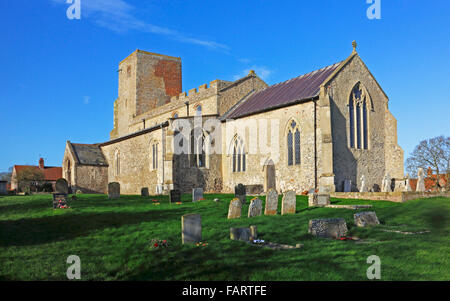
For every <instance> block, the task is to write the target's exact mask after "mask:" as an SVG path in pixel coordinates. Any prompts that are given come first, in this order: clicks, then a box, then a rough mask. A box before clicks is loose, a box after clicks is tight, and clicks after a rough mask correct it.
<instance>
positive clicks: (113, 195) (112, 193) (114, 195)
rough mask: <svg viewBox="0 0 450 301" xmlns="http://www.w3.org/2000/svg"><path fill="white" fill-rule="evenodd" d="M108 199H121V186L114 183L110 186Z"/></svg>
mask: <svg viewBox="0 0 450 301" xmlns="http://www.w3.org/2000/svg"><path fill="white" fill-rule="evenodd" d="M108 198H110V199H118V198H120V184H119V183H117V182H112V183H109V184H108Z"/></svg>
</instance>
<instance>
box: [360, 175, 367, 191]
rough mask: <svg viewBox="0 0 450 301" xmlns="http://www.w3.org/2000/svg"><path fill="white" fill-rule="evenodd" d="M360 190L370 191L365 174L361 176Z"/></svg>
mask: <svg viewBox="0 0 450 301" xmlns="http://www.w3.org/2000/svg"><path fill="white" fill-rule="evenodd" d="M359 192H368V189H367V185H366V177H365V176H364V175H362V176H361V188H360V189H359Z"/></svg>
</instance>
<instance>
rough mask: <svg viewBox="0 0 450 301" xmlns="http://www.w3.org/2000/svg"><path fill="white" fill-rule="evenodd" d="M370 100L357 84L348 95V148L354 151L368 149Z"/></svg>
mask: <svg viewBox="0 0 450 301" xmlns="http://www.w3.org/2000/svg"><path fill="white" fill-rule="evenodd" d="M371 104H372V103H371V100H370V98H369V94H368V93H367V91H366V89H365V88H364V87H363V86H362V85H361V83H359V82H358V83H357V84H356V85H355V86H354V87H353V89H352V92H351V94H350V99H349V104H348V110H349V111H348V113H349V135H348V137H349V140H350V141H349V146H350V148H355V149H368V148H369V121H368V112H367V110H368V107H371V106H372V105H371Z"/></svg>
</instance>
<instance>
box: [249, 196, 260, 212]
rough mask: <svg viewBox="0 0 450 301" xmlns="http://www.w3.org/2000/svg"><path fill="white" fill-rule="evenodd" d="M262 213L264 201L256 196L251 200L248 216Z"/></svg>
mask: <svg viewBox="0 0 450 301" xmlns="http://www.w3.org/2000/svg"><path fill="white" fill-rule="evenodd" d="M261 214H262V201H261V200H260V199H258V198H254V199H252V200H251V201H250V206H249V207H248V217H254V216H260V215H261Z"/></svg>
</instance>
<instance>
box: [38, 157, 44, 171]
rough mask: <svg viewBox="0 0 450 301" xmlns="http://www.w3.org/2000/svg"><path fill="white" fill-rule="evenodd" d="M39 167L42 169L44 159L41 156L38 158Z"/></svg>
mask: <svg viewBox="0 0 450 301" xmlns="http://www.w3.org/2000/svg"><path fill="white" fill-rule="evenodd" d="M39 168H40V169H44V159H43V158H40V159H39Z"/></svg>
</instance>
